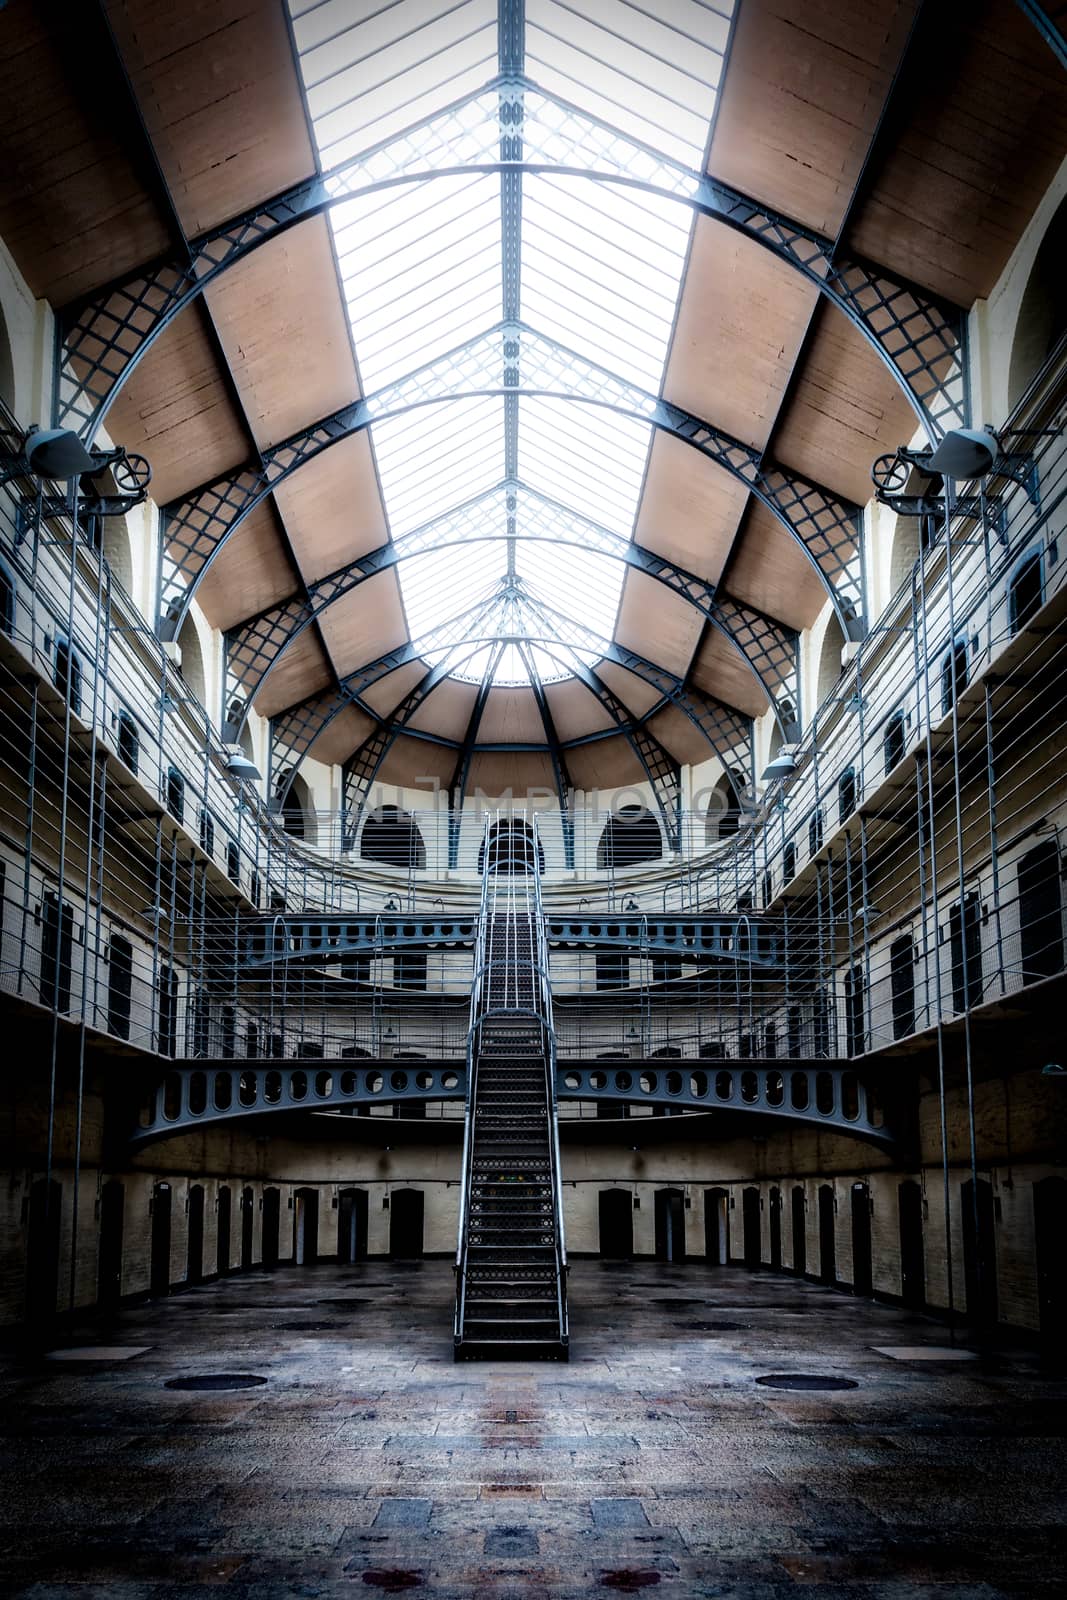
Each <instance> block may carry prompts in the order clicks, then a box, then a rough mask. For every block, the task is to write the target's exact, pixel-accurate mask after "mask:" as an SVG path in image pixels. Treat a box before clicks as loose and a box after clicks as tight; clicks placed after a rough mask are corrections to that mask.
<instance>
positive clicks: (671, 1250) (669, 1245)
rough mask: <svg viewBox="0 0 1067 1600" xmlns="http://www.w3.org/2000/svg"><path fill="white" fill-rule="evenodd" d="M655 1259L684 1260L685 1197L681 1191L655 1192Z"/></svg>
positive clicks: (662, 1190) (666, 1190)
mask: <svg viewBox="0 0 1067 1600" xmlns="http://www.w3.org/2000/svg"><path fill="white" fill-rule="evenodd" d="M656 1259H657V1260H658V1261H684V1260H685V1196H684V1195H683V1193H682V1191H681V1189H657V1191H656Z"/></svg>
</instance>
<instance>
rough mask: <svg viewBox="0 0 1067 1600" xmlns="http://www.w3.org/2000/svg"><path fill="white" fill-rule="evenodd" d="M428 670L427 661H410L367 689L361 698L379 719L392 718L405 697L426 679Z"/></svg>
mask: <svg viewBox="0 0 1067 1600" xmlns="http://www.w3.org/2000/svg"><path fill="white" fill-rule="evenodd" d="M427 671H428V668H427V666H426V663H425V661H408V662H407V663H406V664H405V665H404V666H402V667H397V669H396V671H395V672H390V674H389V676H388V677H387V678H382V679H381V680H380V682H378V683H376V684H374V686H373V687H372V688H370V689H367V690H366V691H365V692H364V693H363V694H362V695H361V696H360V698H361V699H362V700H364V701H366V703H367V705H369V706H370V708H371V710H372V711H373V712H375V713H376V714H377V715H378V716H379V717H388V716H390V715H391V714H392V713H393V712H394V711H395V710H396V708H397V706H398V705H399V704H400V702H401V700H403V699H404V698H405V696H407V695H409V694H410V693H411V691H412V689H414V687H415V685H416V684H417V683H421V682H422V679H423V678H425V676H426V673H427Z"/></svg>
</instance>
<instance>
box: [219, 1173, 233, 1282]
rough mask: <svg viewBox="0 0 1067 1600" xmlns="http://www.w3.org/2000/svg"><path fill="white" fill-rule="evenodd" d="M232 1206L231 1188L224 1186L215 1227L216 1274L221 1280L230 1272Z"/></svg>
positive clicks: (220, 1195) (221, 1191)
mask: <svg viewBox="0 0 1067 1600" xmlns="http://www.w3.org/2000/svg"><path fill="white" fill-rule="evenodd" d="M231 1205H232V1197H231V1195H230V1191H229V1188H228V1187H227V1186H225V1185H224V1186H223V1187H222V1188H221V1189H220V1190H219V1198H218V1203H217V1206H216V1227H215V1272H216V1275H217V1276H218V1277H220V1278H224V1277H225V1276H226V1274H227V1273H228V1272H229V1270H230V1209H231Z"/></svg>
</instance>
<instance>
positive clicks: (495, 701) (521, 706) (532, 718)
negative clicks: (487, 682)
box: [478, 688, 548, 744]
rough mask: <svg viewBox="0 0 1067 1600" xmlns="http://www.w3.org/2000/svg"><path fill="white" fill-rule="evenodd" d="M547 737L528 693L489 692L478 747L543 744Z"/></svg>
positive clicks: (531, 692)
mask: <svg viewBox="0 0 1067 1600" xmlns="http://www.w3.org/2000/svg"><path fill="white" fill-rule="evenodd" d="M547 740H548V735H547V734H546V733H545V725H544V723H543V722H542V721H541V713H540V712H539V711H538V709H537V701H536V699H535V698H534V692H533V690H532V689H504V688H501V689H490V691H489V694H488V695H487V697H486V702H485V710H484V712H483V713H482V720H481V724H480V726H479V728H478V743H479V744H545V743H547Z"/></svg>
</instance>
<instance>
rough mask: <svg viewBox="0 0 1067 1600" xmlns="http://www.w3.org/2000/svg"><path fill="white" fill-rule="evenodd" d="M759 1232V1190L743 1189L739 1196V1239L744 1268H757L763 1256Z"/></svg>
mask: <svg viewBox="0 0 1067 1600" xmlns="http://www.w3.org/2000/svg"><path fill="white" fill-rule="evenodd" d="M760 1232H761V1229H760V1203H759V1190H758V1189H752V1188H749V1189H745V1190H744V1191H743V1192H742V1195H741V1238H742V1241H743V1245H744V1253H745V1266H746V1267H758V1266H759V1264H760V1259H761V1257H762V1255H763V1246H762V1240H761V1238H760Z"/></svg>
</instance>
